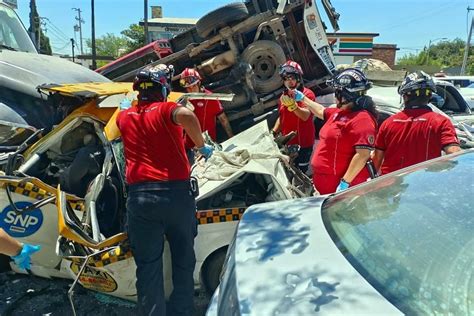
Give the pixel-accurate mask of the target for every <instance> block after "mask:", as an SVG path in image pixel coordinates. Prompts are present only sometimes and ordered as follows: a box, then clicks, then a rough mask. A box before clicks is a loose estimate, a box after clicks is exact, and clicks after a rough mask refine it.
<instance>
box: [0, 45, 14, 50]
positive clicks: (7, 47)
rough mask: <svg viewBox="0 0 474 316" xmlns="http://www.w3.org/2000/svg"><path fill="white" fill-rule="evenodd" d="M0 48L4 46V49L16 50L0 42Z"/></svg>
mask: <svg viewBox="0 0 474 316" xmlns="http://www.w3.org/2000/svg"><path fill="white" fill-rule="evenodd" d="M0 48H5V49H8V50H13V51H17V49H15V48H13V47H11V46H8V45H5V44H0Z"/></svg>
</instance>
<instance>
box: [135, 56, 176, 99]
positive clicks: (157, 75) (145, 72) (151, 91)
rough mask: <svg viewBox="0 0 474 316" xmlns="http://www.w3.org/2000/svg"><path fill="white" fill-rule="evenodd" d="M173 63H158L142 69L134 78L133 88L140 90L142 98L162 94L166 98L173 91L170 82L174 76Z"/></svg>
mask: <svg viewBox="0 0 474 316" xmlns="http://www.w3.org/2000/svg"><path fill="white" fill-rule="evenodd" d="M173 73H174V67H173V65H169V66H167V65H165V64H158V65H156V66H153V67H145V68H143V69H141V70H140V71H139V72H138V74H137V75H136V77H135V79H134V80H133V90H135V91H138V92H139V93H140V95H141V99H142V100H147V99H150V97H151V96H156V93H158V94H161V97H162V98H163V99H166V98H167V97H168V95H169V93H170V91H171V88H170V82H171V78H173Z"/></svg>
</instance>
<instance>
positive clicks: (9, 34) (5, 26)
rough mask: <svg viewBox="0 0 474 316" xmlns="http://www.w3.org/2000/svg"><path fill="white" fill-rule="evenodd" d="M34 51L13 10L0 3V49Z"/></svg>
mask: <svg viewBox="0 0 474 316" xmlns="http://www.w3.org/2000/svg"><path fill="white" fill-rule="evenodd" d="M1 49H8V50H14V51H22V52H29V53H36V49H35V47H34V46H33V43H32V42H31V39H30V38H29V36H28V33H27V32H26V30H25V27H24V26H23V24H22V23H21V22H20V19H19V18H18V16H17V15H16V13H15V11H13V10H12V9H10V8H9V7H7V6H5V5H2V4H0V50H1Z"/></svg>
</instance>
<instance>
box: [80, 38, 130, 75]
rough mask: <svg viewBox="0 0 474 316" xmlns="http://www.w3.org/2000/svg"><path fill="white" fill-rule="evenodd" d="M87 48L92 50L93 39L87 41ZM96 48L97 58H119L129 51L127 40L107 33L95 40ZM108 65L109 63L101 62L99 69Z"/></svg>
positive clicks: (98, 64) (99, 62) (98, 63)
mask: <svg viewBox="0 0 474 316" xmlns="http://www.w3.org/2000/svg"><path fill="white" fill-rule="evenodd" d="M86 46H87V47H89V48H92V41H91V39H86ZM95 47H96V52H97V56H111V57H113V58H118V57H120V56H122V55H123V54H124V53H125V52H126V51H127V40H126V39H125V37H123V36H116V35H114V34H112V33H107V34H105V35H103V36H101V37H99V38H97V39H96V40H95ZM105 64H107V61H103V60H99V61H98V62H97V66H98V67H102V66H103V65H105Z"/></svg>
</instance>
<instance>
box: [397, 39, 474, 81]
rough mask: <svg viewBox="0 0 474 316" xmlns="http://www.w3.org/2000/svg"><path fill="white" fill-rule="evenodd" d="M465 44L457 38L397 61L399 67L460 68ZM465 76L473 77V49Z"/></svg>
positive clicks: (433, 45)
mask: <svg viewBox="0 0 474 316" xmlns="http://www.w3.org/2000/svg"><path fill="white" fill-rule="evenodd" d="M465 46H466V42H465V41H463V40H461V39H459V38H457V39H454V40H452V41H443V42H439V43H436V44H432V45H431V47H430V48H428V47H425V48H424V49H423V51H421V52H420V53H418V54H408V55H405V56H404V57H402V58H400V59H399V60H398V64H399V65H401V66H428V65H431V66H438V67H440V68H448V67H460V66H461V65H462V61H463V57H464V50H465ZM466 74H471V75H474V47H472V46H471V47H470V49H469V55H468V61H467V65H466Z"/></svg>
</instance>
